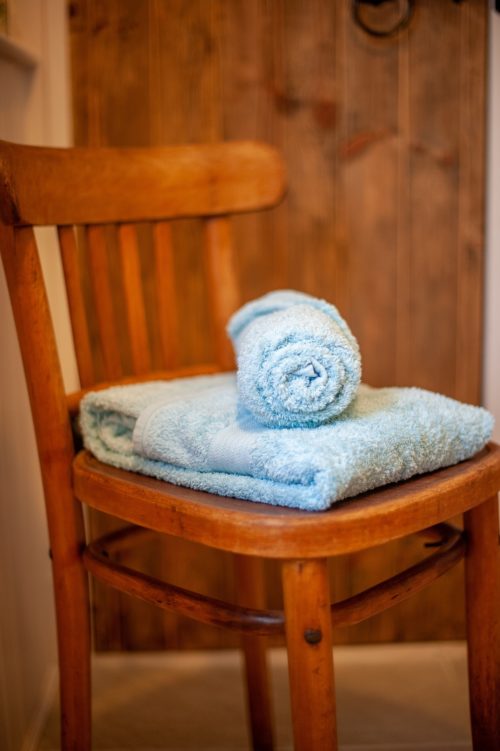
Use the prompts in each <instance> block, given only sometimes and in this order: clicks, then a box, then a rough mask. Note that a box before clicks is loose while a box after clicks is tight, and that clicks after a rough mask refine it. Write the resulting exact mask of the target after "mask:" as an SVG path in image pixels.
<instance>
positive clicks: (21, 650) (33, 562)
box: [0, 0, 76, 751]
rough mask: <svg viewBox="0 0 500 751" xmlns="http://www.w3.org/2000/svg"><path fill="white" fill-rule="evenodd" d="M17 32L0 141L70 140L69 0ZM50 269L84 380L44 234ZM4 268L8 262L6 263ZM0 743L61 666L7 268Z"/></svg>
mask: <svg viewBox="0 0 500 751" xmlns="http://www.w3.org/2000/svg"><path fill="white" fill-rule="evenodd" d="M9 10H10V11H11V15H10V19H9V38H11V39H13V40H18V41H19V42H21V43H22V44H24V45H25V46H26V47H27V48H29V49H30V50H31V51H32V52H33V53H34V55H35V57H36V58H37V59H38V65H37V66H36V67H35V68H33V69H29V68H26V67H23V66H22V65H19V64H18V63H17V62H16V61H15V60H12V59H8V57H6V55H5V53H4V54H2V53H1V51H0V82H1V83H0V138H3V139H6V140H12V141H17V142H23V143H38V144H47V145H61V146H63V145H67V144H68V143H69V141H70V133H71V127H70V118H69V110H70V107H69V86H68V55H67V41H68V40H67V24H66V17H65V12H66V11H65V2H64V0H16V2H14V3H9ZM43 234H44V236H43V237H42V244H43V246H44V247H43V266H44V272H45V274H46V276H47V284H48V286H49V287H50V289H51V292H52V297H53V305H52V310H53V315H54V319H55V320H56V322H57V333H58V339H59V340H60V342H61V343H62V346H63V353H64V363H65V379H66V381H67V383H68V385H69V386H75V385H76V376H75V372H76V371H75V367H74V357H73V353H72V349H71V345H70V343H69V331H68V318H67V310H66V300H65V297H64V293H63V290H62V287H61V269H60V265H59V263H58V259H57V257H56V255H55V253H54V248H53V244H52V242H51V237H47V236H46V235H47V233H43ZM0 267H1V264H0ZM0 320H1V322H2V323H1V327H0V357H1V367H0V425H1V431H0V494H1V495H0V602H1V603H2V612H1V614H0V748H1V749H2V751H19V749H21V748H24V749H28V748H29V747H30V742H31V741H32V740H33V737H34V735H35V734H36V726H37V721H38V717H39V713H40V707H41V704H43V699H44V695H46V694H47V691H48V686H49V684H50V682H51V679H52V680H53V676H54V674H55V670H54V669H55V665H56V650H55V627H54V617H53V599H52V582H51V572H50V564H49V559H48V541H47V530H46V522H45V513H44V504H43V496H42V488H41V480H40V473H39V468H38V460H37V456H36V448H35V439H34V433H33V428H32V423H31V417H30V412H29V405H28V398H27V392H26V386H25V382H24V376H23V371H22V364H21V359H20V354H19V349H18V346H17V340H16V336H15V330H14V323H13V319H12V313H11V309H10V303H9V301H8V296H7V289H6V284H5V278H4V274H3V269H2V268H0Z"/></svg>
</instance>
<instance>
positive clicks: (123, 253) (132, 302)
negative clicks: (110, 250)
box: [118, 224, 151, 374]
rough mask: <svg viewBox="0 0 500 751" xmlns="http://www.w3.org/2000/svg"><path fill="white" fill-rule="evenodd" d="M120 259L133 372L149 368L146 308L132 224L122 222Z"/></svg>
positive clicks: (120, 228) (134, 230)
mask: <svg viewBox="0 0 500 751" xmlns="http://www.w3.org/2000/svg"><path fill="white" fill-rule="evenodd" d="M118 237H119V245H120V259H121V266H122V274H123V286H124V289H125V301H126V307H127V317H128V333H129V338H130V349H131V354H132V367H133V370H134V373H136V374H140V373H147V372H148V370H151V354H150V350H149V341H148V331H147V324H146V310H145V307H144V296H143V290H142V283H141V264H140V259H139V248H138V245H137V231H136V226H135V225H134V224H122V225H120V226H119V228H118Z"/></svg>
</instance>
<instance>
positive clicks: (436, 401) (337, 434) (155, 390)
mask: <svg viewBox="0 0 500 751" xmlns="http://www.w3.org/2000/svg"><path fill="white" fill-rule="evenodd" d="M80 421H81V427H82V434H83V439H84V443H85V446H86V447H87V448H88V449H89V450H90V451H92V452H93V453H94V454H95V456H97V458H98V459H100V460H101V461H103V462H107V463H109V464H113V465H115V466H117V467H121V468H123V469H128V470H132V471H134V472H142V473H144V474H146V475H151V476H153V477H157V478H160V479H163V480H167V481H169V482H173V483H175V484H177V485H186V486H188V487H191V488H195V489H197V490H207V491H209V492H211V493H218V494H219V495H225V496H235V497H236V498H245V499H248V500H252V501H259V502H262V503H270V504H277V505H280V506H291V507H293V508H300V509H305V510H309V511H321V510H324V509H327V508H328V507H329V506H330V505H331V504H332V503H334V502H335V501H338V500H341V499H344V498H350V497H351V496H354V495H357V494H358V493H362V492H365V491H367V490H370V489H371V488H376V487H378V486H380V485H385V484H386V483H392V482H397V481H399V480H406V479H408V478H409V477H413V476H414V475H417V474H420V473H422V472H430V471H432V470H435V469H438V468H439V467H446V466H448V465H451V464H455V463H456V462H460V461H462V460H463V459H467V458H468V457H470V456H472V455H473V454H475V453H476V452H477V451H479V450H480V449H481V448H483V446H484V445H485V443H486V442H487V441H488V439H489V438H490V436H491V432H492V428H493V419H492V416H491V415H490V414H489V413H488V412H486V410H484V409H481V408H480V407H473V406H470V405H468V404H461V403H459V402H457V401H455V400H454V399H449V398H447V397H444V396H440V395H439V394H432V393H431V392H429V391H424V390H422V389H417V388H383V389H374V388H370V387H369V386H365V385H364V384H362V385H361V386H360V387H359V389H358V393H357V395H356V398H355V399H354V401H353V402H352V404H351V405H350V406H349V407H348V408H347V409H346V410H345V412H343V414H342V415H340V416H339V417H338V418H337V419H335V420H332V421H331V422H329V423H327V424H325V425H320V426H319V427H315V428H289V429H288V428H283V429H280V430H275V429H273V428H268V427H265V426H263V425H260V424H258V423H256V422H255V420H254V419H253V418H252V417H251V415H249V414H248V413H245V414H243V413H242V410H241V409H240V408H239V406H238V393H237V387H236V378H235V375H234V373H227V374H223V375H212V376H199V377H196V378H182V379H178V380H176V381H154V382H151V383H140V384H133V385H129V386H114V387H112V388H109V389H105V390H103V391H95V392H90V393H88V394H87V395H86V396H85V397H84V399H83V400H82V403H81V409H80Z"/></svg>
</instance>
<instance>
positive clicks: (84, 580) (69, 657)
mask: <svg viewBox="0 0 500 751" xmlns="http://www.w3.org/2000/svg"><path fill="white" fill-rule="evenodd" d="M72 557H73V556H72ZM53 576H54V590H55V604H56V620H57V642H58V653H59V691H60V697H61V749H62V751H90V748H91V708H90V613H89V589H88V575H87V572H86V571H85V570H84V568H83V565H82V563H81V560H80V558H79V557H76V556H75V558H74V559H73V560H71V561H70V562H68V561H66V562H64V563H63V562H59V561H58V560H57V556H56V555H54V560H53Z"/></svg>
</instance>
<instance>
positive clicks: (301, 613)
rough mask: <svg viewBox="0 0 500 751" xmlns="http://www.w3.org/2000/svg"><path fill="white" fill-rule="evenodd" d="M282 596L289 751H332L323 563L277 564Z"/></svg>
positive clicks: (331, 686) (328, 629) (331, 688)
mask: <svg viewBox="0 0 500 751" xmlns="http://www.w3.org/2000/svg"><path fill="white" fill-rule="evenodd" d="M283 595H284V602H285V618H286V643H287V649H288V672H289V678H290V695H291V705H292V725H293V737H294V748H295V751H336V749H337V737H336V721H335V695H334V680H333V654H332V624H331V615H330V592H329V582H328V571H327V561H326V559H320V560H303V561H287V562H285V563H283Z"/></svg>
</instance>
